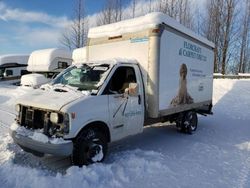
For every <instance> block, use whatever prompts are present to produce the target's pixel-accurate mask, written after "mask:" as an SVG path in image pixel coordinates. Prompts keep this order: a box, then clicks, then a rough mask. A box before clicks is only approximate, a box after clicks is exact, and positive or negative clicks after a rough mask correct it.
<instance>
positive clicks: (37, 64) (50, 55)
mask: <svg viewBox="0 0 250 188" xmlns="http://www.w3.org/2000/svg"><path fill="white" fill-rule="evenodd" d="M71 56H72V54H71V52H70V51H68V50H65V49H59V48H50V49H43V50H36V51H34V52H32V53H31V55H30V58H29V61H28V67H27V70H28V71H32V72H33V71H51V70H54V69H56V68H57V66H58V65H57V64H58V61H56V60H57V59H64V60H65V61H66V60H68V62H69V65H70V64H71V61H72V59H71Z"/></svg>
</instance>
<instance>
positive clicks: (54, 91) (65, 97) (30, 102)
mask: <svg viewBox="0 0 250 188" xmlns="http://www.w3.org/2000/svg"><path fill="white" fill-rule="evenodd" d="M88 95H90V92H81V91H78V90H76V88H72V87H69V86H52V87H51V88H50V89H47V90H41V89H37V90H33V91H32V92H31V93H29V94H26V95H24V96H23V97H21V98H19V99H18V100H17V104H21V105H24V106H32V107H36V108H42V109H48V110H55V111H59V110H60V109H61V108H62V107H63V106H65V105H67V104H69V103H71V102H73V101H75V100H77V99H79V98H81V97H87V96H88Z"/></svg>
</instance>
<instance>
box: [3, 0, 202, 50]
mask: <svg viewBox="0 0 250 188" xmlns="http://www.w3.org/2000/svg"><path fill="white" fill-rule="evenodd" d="M126 1H127V5H128V2H129V0H126ZM197 1H198V0H197ZM200 1H201V0H200ZM200 1H199V2H200ZM202 1H204V0H202ZM85 3H86V7H85V9H86V13H87V14H88V15H90V16H91V15H94V14H96V13H98V12H99V11H100V10H101V9H102V7H103V4H104V0H85ZM73 7H74V0H0V55H3V54H11V53H15V54H16V53H26V54H29V53H31V52H32V51H34V50H37V49H43V48H53V47H60V43H59V41H58V40H59V37H60V36H61V33H62V31H63V30H64V29H65V27H66V26H67V25H68V24H69V22H70V20H71V19H72V17H73V16H72V15H73Z"/></svg>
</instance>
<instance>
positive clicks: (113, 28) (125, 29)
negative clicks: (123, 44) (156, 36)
mask: <svg viewBox="0 0 250 188" xmlns="http://www.w3.org/2000/svg"><path fill="white" fill-rule="evenodd" d="M162 23H165V24H166V25H168V26H170V27H172V28H174V29H176V30H178V31H181V32H183V33H185V34H187V35H189V36H191V37H192V38H195V39H198V40H199V41H201V42H203V43H205V44H207V45H208V46H211V47H214V44H213V43H212V42H210V41H208V40H207V39H205V38H204V37H202V36H200V35H197V34H196V33H194V32H193V31H191V30H190V29H188V28H186V27H184V26H183V25H181V24H180V23H179V22H177V21H176V20H174V19H173V18H171V17H169V16H167V15H166V14H163V13H160V12H153V13H150V14H147V15H145V16H141V17H138V18H134V19H129V20H124V21H121V22H117V23H112V24H108V25H103V26H99V27H95V28H90V30H89V33H88V37H89V38H99V37H113V36H118V35H122V34H125V33H134V32H139V31H142V30H145V29H150V28H154V27H155V26H157V25H159V24H162Z"/></svg>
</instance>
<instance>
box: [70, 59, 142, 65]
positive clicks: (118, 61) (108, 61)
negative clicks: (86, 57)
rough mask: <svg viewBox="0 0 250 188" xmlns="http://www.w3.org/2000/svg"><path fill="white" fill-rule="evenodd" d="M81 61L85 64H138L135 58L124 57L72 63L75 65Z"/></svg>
mask: <svg viewBox="0 0 250 188" xmlns="http://www.w3.org/2000/svg"><path fill="white" fill-rule="evenodd" d="M83 63H86V64H91V63H95V64H110V65H114V64H124V63H128V64H138V62H137V61H136V60H135V59H126V58H111V59H104V60H96V61H86V62H77V63H74V64H75V65H81V64H83Z"/></svg>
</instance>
